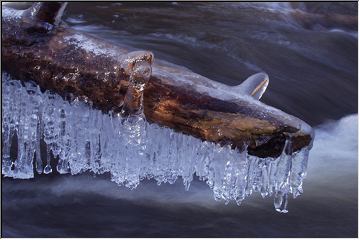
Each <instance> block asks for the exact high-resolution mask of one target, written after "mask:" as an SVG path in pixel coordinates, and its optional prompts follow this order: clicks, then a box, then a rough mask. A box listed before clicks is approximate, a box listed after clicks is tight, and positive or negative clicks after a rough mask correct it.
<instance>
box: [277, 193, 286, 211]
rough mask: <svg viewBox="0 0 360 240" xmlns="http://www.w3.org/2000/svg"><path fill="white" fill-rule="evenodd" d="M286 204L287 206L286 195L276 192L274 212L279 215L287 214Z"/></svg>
mask: <svg viewBox="0 0 360 240" xmlns="http://www.w3.org/2000/svg"><path fill="white" fill-rule="evenodd" d="M287 204H288V197H287V193H283V192H278V193H276V194H275V197H274V207H275V210H276V211H278V212H281V213H287V212H288V210H287Z"/></svg>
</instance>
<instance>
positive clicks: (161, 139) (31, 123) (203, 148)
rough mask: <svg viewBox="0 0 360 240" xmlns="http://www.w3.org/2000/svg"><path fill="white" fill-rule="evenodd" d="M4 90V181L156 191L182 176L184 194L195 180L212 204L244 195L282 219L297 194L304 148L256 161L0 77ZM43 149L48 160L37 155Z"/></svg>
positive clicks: (303, 171)
mask: <svg viewBox="0 0 360 240" xmlns="http://www.w3.org/2000/svg"><path fill="white" fill-rule="evenodd" d="M2 84H3V88H2V110H3V119H2V120H3V121H2V134H3V138H2V141H3V142H2V143H3V152H2V174H3V175H4V176H5V177H13V178H22V179H28V178H33V177H34V170H35V171H36V172H38V173H50V172H52V171H58V172H59V173H63V174H65V173H71V174H79V173H81V172H84V171H91V172H93V173H95V174H102V173H105V172H109V173H110V175H111V180H112V181H114V182H116V183H117V184H119V185H124V186H126V187H129V188H135V187H136V186H138V184H139V183H140V181H141V180H143V179H145V178H153V179H155V180H156V181H157V182H158V183H159V184H160V183H166V182H167V183H173V182H175V180H176V179H177V178H178V177H181V178H182V179H183V182H184V184H185V186H186V188H187V189H188V188H189V187H190V183H191V181H192V179H193V176H194V174H195V175H196V176H198V177H199V178H200V180H202V181H205V182H206V183H207V184H208V185H209V187H210V188H211V189H212V190H213V192H214V198H215V199H216V200H224V201H225V203H228V202H229V201H236V203H237V204H240V203H241V202H242V201H243V200H244V199H245V197H246V196H249V195H251V194H252V193H253V192H259V193H260V194H261V195H262V196H263V197H265V196H270V195H274V197H275V201H274V206H275V208H276V209H277V211H280V212H286V211H287V210H286V206H287V195H288V194H292V195H293V197H296V196H298V195H299V194H301V193H302V182H303V179H304V177H305V175H306V167H307V158H308V148H304V149H302V150H301V151H300V152H297V153H294V154H293V155H286V154H282V155H281V156H280V157H279V158H277V159H273V158H257V157H254V156H250V155H248V154H247V151H246V150H245V151H242V152H240V151H239V150H238V149H231V148H230V147H229V146H223V147H221V146H220V145H216V144H215V143H210V142H203V141H201V140H199V139H197V138H194V137H192V136H188V135H184V134H181V133H176V132H174V131H173V130H171V129H169V128H165V127H160V126H158V125H156V124H149V123H148V122H146V121H145V120H144V119H143V117H142V116H141V115H136V116H133V117H127V118H123V117H121V116H120V115H111V114H103V113H101V111H99V110H96V109H92V108H91V107H90V106H88V105H87V104H85V103H83V102H81V101H77V100H75V101H73V102H71V103H69V102H67V101H64V100H63V99H62V98H61V97H60V96H58V95H56V94H51V93H49V92H48V91H45V92H44V93H42V92H41V91H40V89H39V87H38V86H37V85H36V84H33V83H31V82H25V83H21V82H20V81H18V80H12V79H11V78H10V77H9V76H8V75H7V74H3V75H2ZM16 139H17V144H14V141H15V140H16ZM43 141H44V142H43ZM45 144H46V149H47V151H46V154H38V153H39V152H41V148H44V146H45ZM290 144H291V142H287V143H286V145H285V148H286V147H288V146H289V145H290ZM15 147H17V149H16V148H15ZM245 147H246V146H245ZM14 148H15V150H16V153H14V152H13V149H14ZM285 148H284V150H285ZM50 155H53V156H54V159H55V160H54V159H52V160H51V159H50ZM50 160H51V161H50ZM55 166H56V169H55Z"/></svg>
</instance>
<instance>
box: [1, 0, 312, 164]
mask: <svg viewBox="0 0 360 240" xmlns="http://www.w3.org/2000/svg"><path fill="white" fill-rule="evenodd" d="M65 6H66V4H65V3H57V2H52V3H50V2H49V3H45V2H44V3H35V4H34V5H33V6H32V7H31V8H30V9H28V10H24V11H19V10H14V9H10V8H7V7H5V6H4V7H3V10H2V66H3V70H5V71H6V72H8V73H10V74H11V75H13V76H14V77H16V78H17V79H21V80H23V81H28V80H32V81H34V82H36V83H37V84H38V85H39V86H40V87H41V88H42V89H44V90H51V91H53V92H55V93H57V94H59V95H60V96H62V97H63V98H64V99H67V100H69V101H72V100H74V99H79V100H82V101H86V102H88V103H89V104H92V106H93V107H95V108H98V109H101V110H102V111H103V112H112V113H113V114H121V115H123V116H128V115H132V114H144V116H145V118H146V120H147V121H149V122H151V123H155V124H158V125H160V126H167V127H170V128H172V129H174V130H176V131H180V132H182V133H185V134H189V135H192V136H195V137H197V138H200V139H202V140H206V141H211V142H216V143H221V144H229V145H231V146H232V147H233V148H238V149H240V150H243V149H244V148H247V151H248V153H249V154H251V155H254V156H258V157H261V158H265V157H278V156H280V155H281V153H282V152H283V149H284V146H285V143H286V141H288V142H289V143H291V144H290V145H288V147H287V149H286V153H287V154H292V153H293V152H297V151H299V150H301V149H303V148H306V147H311V144H312V141H313V137H314V134H313V130H312V128H311V127H310V126H309V125H307V124H306V123H305V122H303V121H301V120H300V119H298V118H296V117H293V116H290V115H288V114H286V113H284V112H282V111H280V110H278V109H275V108H272V107H269V106H267V105H265V104H263V103H261V102H260V101H259V99H260V98H261V96H262V94H263V93H264V91H265V89H266V87H267V85H268V83H269V79H268V76H267V75H266V74H265V73H259V74H255V75H253V76H251V77H249V78H248V79H247V80H245V81H244V83H242V84H241V85H239V86H236V87H230V86H226V85H223V84H220V83H217V82H214V81H212V80H210V79H207V78H205V77H202V76H200V75H198V74H196V73H193V72H191V71H190V70H188V69H185V68H183V67H180V66H176V65H173V64H170V63H166V62H163V61H160V60H156V61H155V62H154V56H153V54H152V53H151V52H149V51H136V52H129V50H128V49H126V48H124V47H122V46H120V45H116V44H112V43H109V42H107V41H105V40H102V39H99V38H97V37H95V36H92V35H88V34H84V33H80V32H77V31H75V30H73V29H71V28H69V27H68V26H66V24H64V23H63V22H61V20H60V19H61V15H62V12H63V10H64V8H65Z"/></svg>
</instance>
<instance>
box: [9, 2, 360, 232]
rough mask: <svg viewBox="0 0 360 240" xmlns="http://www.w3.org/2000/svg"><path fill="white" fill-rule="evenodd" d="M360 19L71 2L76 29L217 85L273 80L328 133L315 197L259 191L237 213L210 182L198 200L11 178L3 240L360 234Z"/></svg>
mask: <svg viewBox="0 0 360 240" xmlns="http://www.w3.org/2000/svg"><path fill="white" fill-rule="evenodd" d="M18 7H20V8H21V7H24V5H21V4H18ZM357 15H358V13H357V3H356V2H347V3H300V2H296V3H291V4H290V3H285V2H281V3H274V2H273V3H193V2H188V3H187V2H167V3H130V2H126V3H114V2H113V3H109V2H107V3H97V2H92V3H69V5H68V8H67V10H66V13H65V16H64V20H65V22H66V23H67V24H69V25H70V26H71V27H73V28H75V29H77V30H79V31H84V32H88V33H91V34H94V35H97V36H99V37H102V38H105V39H107V40H109V41H113V42H114V43H121V44H125V45H128V46H130V47H133V48H139V49H147V50H151V51H153V52H154V54H155V59H165V60H167V61H169V62H173V63H176V64H179V65H183V66H186V67H187V68H189V69H191V70H193V71H194V72H196V73H199V74H201V75H204V76H206V77H209V78H211V79H213V80H215V81H220V82H223V83H226V84H229V85H237V84H240V83H241V82H242V81H243V80H244V79H246V78H247V77H248V76H249V75H251V74H253V73H256V72H258V71H265V72H267V73H268V74H269V76H270V85H269V87H268V89H267V91H266V92H265V94H264V96H263V98H262V101H263V102H265V103H266V104H268V105H272V106H274V107H277V108H279V109H281V110H283V111H285V112H288V113H290V114H292V115H295V116H297V117H299V118H301V119H303V120H305V121H307V122H308V123H309V124H311V125H312V126H314V127H315V129H316V139H315V142H314V148H313V150H312V151H311V153H310V159H309V171H308V178H307V179H306V181H305V183H304V191H305V192H304V194H303V195H302V196H300V197H298V198H296V199H294V200H293V199H290V201H289V213H288V214H286V215H284V214H279V213H277V212H275V211H274V209H273V207H272V199H271V198H265V199H262V198H261V197H260V195H257V194H255V195H254V196H252V197H250V198H248V199H246V200H245V201H244V204H243V205H242V206H241V207H238V206H236V205H235V204H229V205H226V206H225V205H224V204H223V203H221V202H220V203H219V202H216V201H214V200H213V198H212V194H211V191H210V189H209V188H208V186H207V185H206V184H205V183H202V182H200V181H194V182H193V184H192V186H191V187H190V191H188V192H187V191H185V190H184V187H183V185H182V183H181V181H180V180H179V181H178V182H177V183H176V184H174V185H168V184H164V185H161V186H157V185H156V184H155V183H154V182H152V181H146V182H144V183H143V184H142V185H141V186H139V187H138V188H137V189H136V190H133V191H130V190H128V189H125V188H122V187H118V186H116V185H115V184H114V183H112V182H110V181H109V180H108V177H107V176H96V177H95V176H91V175H87V174H84V175H82V176H41V177H39V178H36V179H32V180H25V181H22V180H11V179H3V185H2V200H3V202H2V204H3V205H2V206H3V208H2V213H3V221H2V234H3V236H22V237H30V236H34V237H60V236H69V237H96V236H102V237H133V236H137V237H150V236H151V237H180V236H182V237H356V236H357V146H358V142H357V141H358V139H357V129H358V124H357V123H358V117H357V109H358V106H357V97H358V92H357V86H358V85H357V84H358V82H357V75H358V72H357V71H358V69H357V58H358V56H357V48H358V45H357V42H358V34H357ZM355 20H356V21H355Z"/></svg>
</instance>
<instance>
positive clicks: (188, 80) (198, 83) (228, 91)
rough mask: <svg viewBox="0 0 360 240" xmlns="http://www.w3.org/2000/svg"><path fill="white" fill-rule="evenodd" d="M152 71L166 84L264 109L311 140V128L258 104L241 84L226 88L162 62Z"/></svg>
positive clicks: (284, 114)
mask: <svg viewBox="0 0 360 240" xmlns="http://www.w3.org/2000/svg"><path fill="white" fill-rule="evenodd" d="M152 71H153V76H155V77H160V78H161V79H164V80H165V82H166V81H169V82H167V83H168V84H171V85H178V86H184V85H188V86H191V87H192V88H194V89H196V91H197V92H199V93H201V94H205V95H208V96H211V97H214V98H217V99H222V100H225V101H231V102H237V101H245V102H247V103H248V105H249V106H250V107H251V108H252V109H254V111H256V110H257V109H259V110H261V111H262V110H263V109H265V111H266V113H267V114H269V115H272V116H274V117H275V118H277V119H279V120H280V121H282V122H283V123H285V124H286V125H288V126H295V127H297V128H298V129H299V130H301V131H300V132H302V133H306V134H309V135H311V137H312V139H313V136H314V132H313V129H312V128H311V126H309V125H308V124H307V123H305V122H304V121H302V120H300V119H299V118H297V117H294V116H291V115H289V114H287V113H285V112H283V111H281V110H279V109H276V108H274V107H271V106H268V105H266V104H264V103H262V102H260V101H259V100H257V99H255V98H253V97H252V96H251V95H249V94H244V93H243V92H241V91H239V89H238V88H239V87H240V86H241V84H240V85H239V86H235V87H232V86H228V85H225V84H222V83H220V82H216V81H213V80H211V79H208V78H206V77H204V76H201V75H199V74H196V73H194V72H192V71H191V70H189V69H188V68H185V67H183V66H179V65H175V64H172V63H169V62H166V61H162V60H157V61H156V62H155V63H154V65H153V69H152ZM265 75H266V74H265ZM266 76H267V75H266Z"/></svg>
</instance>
